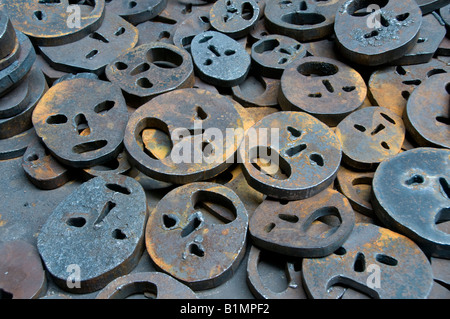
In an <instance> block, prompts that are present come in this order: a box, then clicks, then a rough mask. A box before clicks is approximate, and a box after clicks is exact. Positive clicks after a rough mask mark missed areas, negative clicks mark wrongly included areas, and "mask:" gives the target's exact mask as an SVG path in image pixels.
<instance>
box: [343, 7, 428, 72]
mask: <svg viewBox="0 0 450 319" xmlns="http://www.w3.org/2000/svg"><path fill="white" fill-rule="evenodd" d="M421 25H422V11H421V10H420V8H419V6H418V5H417V3H416V1H415V0H405V1H394V0H383V1H379V2H378V3H377V4H375V6H374V4H371V3H370V2H368V1H361V0H350V1H346V2H345V3H344V4H342V6H341V7H340V8H339V10H338V12H337V14H336V22H335V25H334V30H335V33H336V40H337V41H336V43H337V44H338V48H339V50H340V51H341V53H342V54H343V55H344V56H345V57H346V58H348V59H349V60H351V61H353V62H356V63H358V64H363V65H371V66H377V65H381V64H385V63H388V62H390V61H392V60H396V59H399V58H401V57H402V56H403V55H404V54H405V53H407V52H408V51H410V50H411V49H412V48H413V47H414V45H415V44H416V43H417V39H418V37H419V30H420V27H421Z"/></svg>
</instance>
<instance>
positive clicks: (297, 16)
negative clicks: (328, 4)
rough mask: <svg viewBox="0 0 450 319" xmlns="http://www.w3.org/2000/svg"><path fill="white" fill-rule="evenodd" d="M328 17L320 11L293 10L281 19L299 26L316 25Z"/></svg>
mask: <svg viewBox="0 0 450 319" xmlns="http://www.w3.org/2000/svg"><path fill="white" fill-rule="evenodd" d="M326 20H327V18H326V17H325V16H323V15H321V14H318V13H304V12H292V13H288V14H285V15H284V16H282V17H281V21H283V22H285V23H289V24H293V25H298V26H308V25H316V24H321V23H323V22H325V21H326Z"/></svg>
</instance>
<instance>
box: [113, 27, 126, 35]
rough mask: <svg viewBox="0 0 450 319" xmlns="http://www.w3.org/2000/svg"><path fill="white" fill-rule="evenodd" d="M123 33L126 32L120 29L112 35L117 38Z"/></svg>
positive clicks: (122, 28)
mask: <svg viewBox="0 0 450 319" xmlns="http://www.w3.org/2000/svg"><path fill="white" fill-rule="evenodd" d="M125 31H126V30H125V28H124V27H120V28H119V29H118V30H117V31H116V32H115V33H114V35H115V36H116V37H118V36H119V35H122V34H124V33H125Z"/></svg>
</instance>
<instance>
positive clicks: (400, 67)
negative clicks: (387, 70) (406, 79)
mask: <svg viewBox="0 0 450 319" xmlns="http://www.w3.org/2000/svg"><path fill="white" fill-rule="evenodd" d="M395 72H397V74H399V75H406V70H405V69H404V68H403V67H402V66H398V67H396V68H395Z"/></svg>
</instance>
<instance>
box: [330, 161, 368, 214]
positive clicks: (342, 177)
mask: <svg viewBox="0 0 450 319" xmlns="http://www.w3.org/2000/svg"><path fill="white" fill-rule="evenodd" d="M373 175H374V173H373V172H354V171H351V170H349V169H347V168H345V167H344V166H341V167H340V168H339V171H338V173H337V177H336V185H337V189H338V190H339V191H340V192H341V193H342V194H343V195H344V196H345V197H347V199H348V200H349V202H350V204H351V205H352V207H353V209H354V210H355V211H357V212H359V213H361V214H364V215H365V216H368V217H374V212H373V208H372V204H371V202H370V200H371V198H372V181H373Z"/></svg>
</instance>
